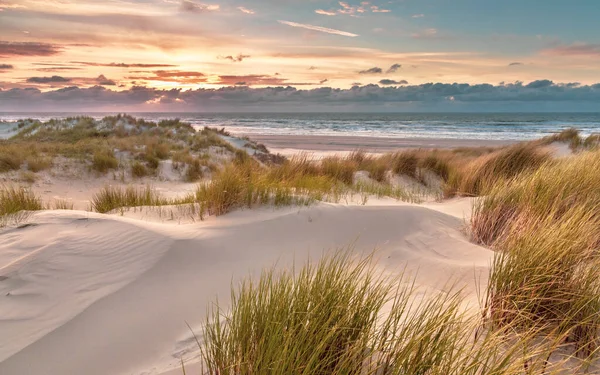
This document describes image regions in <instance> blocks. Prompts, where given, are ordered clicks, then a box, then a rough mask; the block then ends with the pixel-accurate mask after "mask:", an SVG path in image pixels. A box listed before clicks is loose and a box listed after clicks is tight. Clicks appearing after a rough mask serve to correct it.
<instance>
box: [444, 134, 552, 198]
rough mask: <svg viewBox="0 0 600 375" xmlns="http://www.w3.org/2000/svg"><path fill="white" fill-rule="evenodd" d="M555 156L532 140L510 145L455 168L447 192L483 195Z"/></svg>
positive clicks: (449, 193)
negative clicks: (531, 142) (532, 142)
mask: <svg viewBox="0 0 600 375" xmlns="http://www.w3.org/2000/svg"><path fill="white" fill-rule="evenodd" d="M549 159H551V156H550V155H549V153H548V152H547V151H544V150H542V149H540V148H539V147H538V146H536V145H534V144H530V143H522V144H517V145H514V146H510V147H507V148H504V149H501V150H499V151H496V152H494V153H491V154H489V155H485V156H483V157H480V158H477V159H475V160H473V161H471V162H470V163H468V164H467V165H466V166H464V167H463V168H462V169H460V170H457V171H455V172H454V173H453V174H452V176H451V177H449V182H448V185H447V187H446V190H447V195H453V194H459V195H468V196H479V195H482V194H486V193H487V191H488V190H489V189H491V188H492V187H493V186H495V185H498V184H502V181H505V180H508V179H510V178H512V177H515V176H517V175H518V174H520V173H522V172H525V171H528V170H535V169H536V168H538V167H540V166H541V165H542V164H543V163H544V162H546V161H547V160H549ZM448 174H449V175H450V172H449V173H448Z"/></svg>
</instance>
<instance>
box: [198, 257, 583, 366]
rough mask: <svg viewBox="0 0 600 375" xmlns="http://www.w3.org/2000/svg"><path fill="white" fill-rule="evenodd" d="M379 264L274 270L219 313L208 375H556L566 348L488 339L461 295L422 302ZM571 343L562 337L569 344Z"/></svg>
mask: <svg viewBox="0 0 600 375" xmlns="http://www.w3.org/2000/svg"><path fill="white" fill-rule="evenodd" d="M381 275H382V273H381V270H378V269H376V267H375V264H374V262H373V258H372V255H371V256H366V257H362V258H355V257H352V256H351V253H350V252H348V251H339V252H335V253H333V254H330V255H328V256H325V257H324V258H323V259H322V260H321V261H319V262H316V263H310V262H309V263H306V264H305V265H304V266H303V267H301V268H300V269H299V270H283V271H276V270H275V269H270V270H267V271H264V272H263V274H262V275H261V276H260V278H258V280H256V279H246V280H245V281H243V282H242V283H241V284H240V285H239V286H237V287H236V286H233V287H232V292H231V297H232V300H231V306H230V307H229V308H228V309H224V308H222V307H221V306H220V305H219V303H215V304H213V305H212V306H211V307H210V308H209V310H208V315H207V320H206V322H205V324H204V328H203V332H202V342H200V340H198V345H199V347H200V350H201V353H202V360H203V371H202V373H203V374H210V375H217V374H218V375H234V374H235V375H238V374H240V375H245V374H306V375H309V374H311V375H312V374H319V375H320V374H323V375H325V374H328V375H329V374H349V375H352V374H356V375H359V374H360V375H362V374H381V375H387V374H398V375H400V374H403V375H404V374H423V375H482V374H495V375H517V374H518V375H521V374H554V373H558V371H564V370H565V369H568V370H574V369H575V367H576V366H577V365H576V366H572V365H570V366H571V367H566V366H565V363H564V362H561V361H556V362H554V363H548V362H547V359H548V357H549V356H550V354H552V352H554V351H556V350H557V349H558V348H559V347H560V346H561V343H560V340H559V339H558V340H557V339H550V340H538V338H539V337H540V333H541V331H536V330H530V331H528V332H526V333H524V334H521V335H518V336H516V335H511V334H510V332H511V329H510V328H507V329H503V330H491V329H483V328H482V322H481V320H480V315H479V314H475V315H470V314H469V313H468V312H467V311H466V310H465V309H464V307H463V300H462V297H461V293H460V292H459V291H455V292H440V293H438V294H431V296H430V297H423V296H422V295H421V294H420V293H418V292H419V291H418V290H417V288H416V286H415V285H414V284H413V283H412V282H411V281H410V279H409V278H407V277H403V276H399V277H395V278H387V277H384V276H381ZM561 339H562V337H561Z"/></svg>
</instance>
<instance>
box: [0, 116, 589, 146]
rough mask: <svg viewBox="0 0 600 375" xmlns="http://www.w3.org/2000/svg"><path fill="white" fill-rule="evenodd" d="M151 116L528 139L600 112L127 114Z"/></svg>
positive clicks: (237, 126)
mask: <svg viewBox="0 0 600 375" xmlns="http://www.w3.org/2000/svg"><path fill="white" fill-rule="evenodd" d="M129 114H130V115H132V116H135V117H140V118H144V119H146V120H149V121H159V120H163V119H173V118H179V119H180V120H182V121H185V122H189V123H191V124H192V125H194V126H195V127H198V128H200V127H204V126H210V127H218V128H225V129H226V130H227V131H229V132H231V133H232V134H240V135H241V134H243V135H248V136H250V137H251V136H252V135H253V134H254V135H256V134H261V135H329V136H365V137H390V138H437V139H480V140H529V139H536V138H540V137H543V136H546V135H548V134H552V133H556V132H559V131H561V130H563V129H566V128H577V129H579V130H580V131H581V133H582V135H584V136H586V135H589V134H592V133H600V112H598V113H391V114H390V113H385V114H383V113H156V112H153V113H129ZM82 115H85V116H90V117H93V118H97V119H100V118H102V117H104V116H108V115H115V113H2V112H0V133H5V134H8V133H7V132H9V130H10V128H11V127H12V128H14V124H15V123H16V121H17V120H19V119H25V118H34V119H39V120H41V121H47V120H49V119H52V118H65V117H73V116H82Z"/></svg>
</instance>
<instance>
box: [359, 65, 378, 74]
mask: <svg viewBox="0 0 600 375" xmlns="http://www.w3.org/2000/svg"><path fill="white" fill-rule="evenodd" d="M381 73H383V69H381V68H378V67H373V68H371V69H366V70H361V71H360V72H358V74H381Z"/></svg>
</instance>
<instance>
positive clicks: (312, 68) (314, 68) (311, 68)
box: [308, 66, 317, 70]
mask: <svg viewBox="0 0 600 375" xmlns="http://www.w3.org/2000/svg"><path fill="white" fill-rule="evenodd" d="M308 70H317V67H316V66H311V67H310V68H308Z"/></svg>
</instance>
